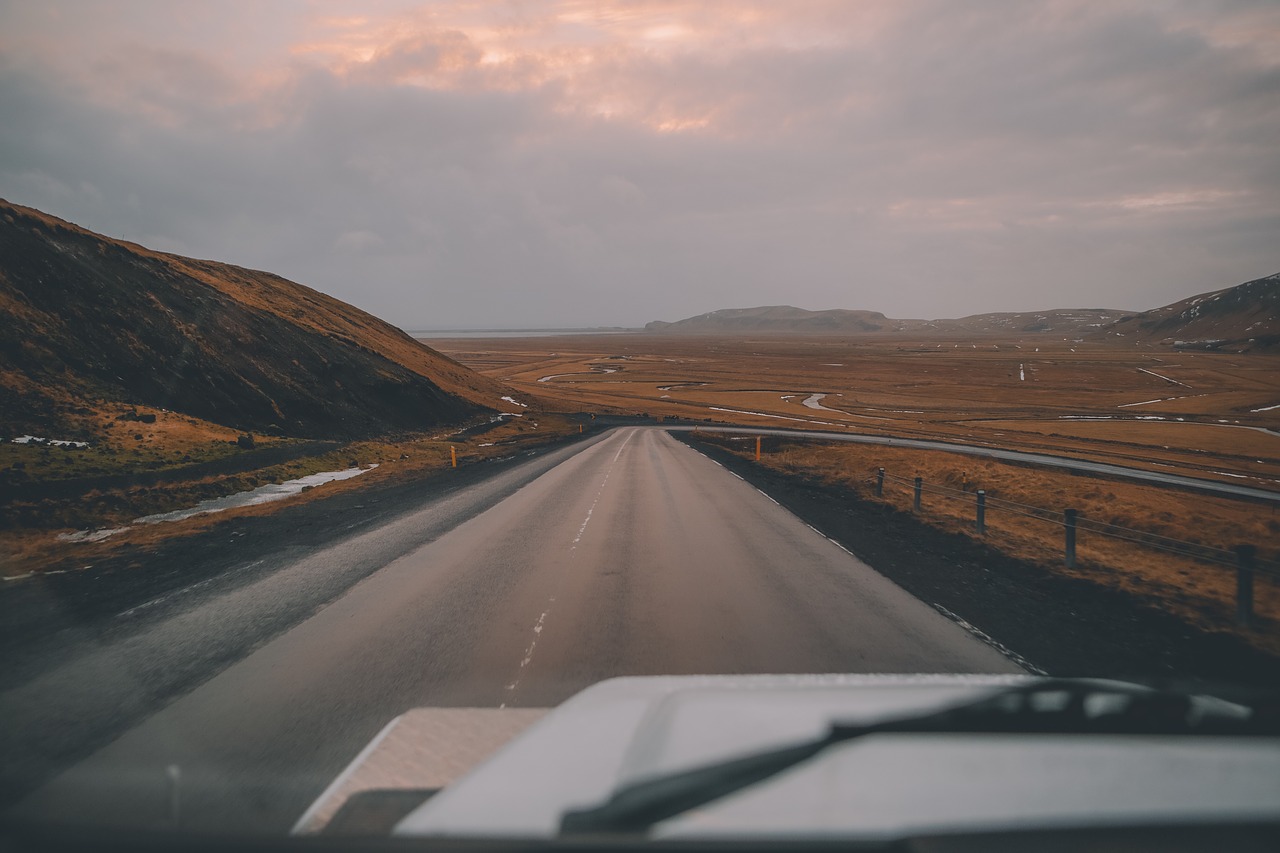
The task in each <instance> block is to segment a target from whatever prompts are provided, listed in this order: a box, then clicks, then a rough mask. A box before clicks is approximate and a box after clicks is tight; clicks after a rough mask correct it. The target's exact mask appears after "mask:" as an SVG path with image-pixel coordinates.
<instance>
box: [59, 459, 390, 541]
mask: <svg viewBox="0 0 1280 853" xmlns="http://www.w3.org/2000/svg"><path fill="white" fill-rule="evenodd" d="M377 467H378V466H377V465H370V466H369V467H368V468H347V469H346V470H343V471H321V472H320V473H318V474H308V475H307V476H305V477H299V478H297V479H296V480H286V481H285V482H283V483H268V484H267V485H265V486H259V487H258V488H256V489H250V490H249V491H247V492H236V493H235V494H234V495H225V496H223V497H220V498H210V499H209V500H206V501H201V502H200V503H198V504H196V505H195V506H193V507H189V508H187V509H176V510H173V511H172V512H161V513H156V514H155V515H144V516H143V517H142V518H135V519H134V520H133V524H161V523H163V522H166V521H181V520H182V519H184V518H191V517H192V516H196V515H204V514H206V513H211V512H225V511H226V510H229V509H238V508H239V507H243V506H257V505H258V504H264V503H270V502H272V501H278V500H283V499H284V498H287V497H291V496H292V495H296V494H298V493H300V492H301V491H302V490H303V489H305V488H308V487H311V488H314V487H316V486H320V485H323V484H325V483H331V482H333V481H334V480H349V479H351V478H352V477H358V476H360V475H361V474H365V473H368V472H369V471H372V470H373V469H374V468H377ZM128 529H129V528H127V527H116V528H112V529H105V530H77V531H76V532H74V533H60V534H58V538H59V539H61V540H62V541H64V542H98V541H100V540H102V539H106V538H107V537H109V536H114V535H115V534H117V533H122V532H124V531H125V530H128Z"/></svg>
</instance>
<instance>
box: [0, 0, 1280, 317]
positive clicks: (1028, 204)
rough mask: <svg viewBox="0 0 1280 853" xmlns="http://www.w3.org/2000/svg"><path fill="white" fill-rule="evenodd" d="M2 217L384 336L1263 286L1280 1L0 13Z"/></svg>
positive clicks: (570, 0) (966, 308)
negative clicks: (328, 303) (34, 213)
mask: <svg viewBox="0 0 1280 853" xmlns="http://www.w3.org/2000/svg"><path fill="white" fill-rule="evenodd" d="M0 196H2V197H4V198H7V199H9V200H10V201H14V202H18V203H20V204H26V205H30V206H34V207H38V208H40V209H43V210H46V211H48V212H50V213H53V214H55V215H58V216H61V217H64V218H66V219H70V220H72V221H73V222H77V223H79V224H81V225H84V226H86V227H89V228H92V229H94V230H97V231H101V232H104V233H107V234H110V235H112V236H117V237H119V236H124V237H126V238H127V239H130V240H134V241H137V242H140V243H143V244H145V245H148V246H151V247H153V248H157V249H163V250H168V251H174V252H179V253H183V254H189V255H195V256H198V257H206V258H214V259H218V260H224V261H230V262H233V263H238V264H242V265H245V266H250V267H255V268H260V269H267V270H271V271H273V272H277V273H280V274H282V275H284V276H287V277H289V278H292V279H294V280H296V281H300V282H302V283H304V284H308V285H311V286H313V287H316V288H318V289H320V290H323V291H325V292H327V293H331V294H333V295H335V296H337V297H339V298H342V299H345V300H348V301H350V302H353V303H355V304H356V305H359V306H360V307H362V308H365V309H366V310H369V311H372V312H373V313H375V314H378V315H379V316H382V317H384V318H386V319H389V320H391V321H392V322H394V323H397V324H399V325H401V326H404V327H406V328H441V327H531V326H562V325H596V324H600V325H626V326H634V325H640V324H643V323H644V322H646V321H648V320H653V319H667V320H674V319H678V318H680V317H684V316H688V315H691V314H696V313H701V312H703V311H708V310H712V309H716V308H723V307H743V306H751V305H761V304H792V305H799V306H801V307H806V308H834V307H843V308H865V309H871V310H879V311H883V312H885V313H886V314H888V315H889V316H895V317H952V316H960V315H964V314H970V313H978V312H985V311H999V310H1033V309H1039V308H1049V307H1077V306H1082V307H1115V308H1122V309H1139V308H1149V307H1155V306H1156V305H1160V304H1164V303H1167V302H1170V301H1173V300H1175V299H1179V298H1182V297H1184V296H1188V295H1191V294H1193V293H1198V292H1202V291H1205V290H1211V289H1214V288H1218V287H1225V286H1228V285H1232V284H1236V283H1239V282H1242V281H1245V280H1248V279H1252V278H1257V277H1259V276H1262V275H1267V274H1270V273H1274V272H1276V271H1280V3H1277V2H1274V0H1259V2H1252V3H1251V2H1205V1H1204V0H1151V2H1138V0H1133V1H1132V2H1131V1H1130V0H1107V2H1073V0H1049V2H1034V3H1033V2H1019V0H992V2H979V0H954V1H953V2H928V0H922V2H916V0H887V2H858V0H837V1H836V2H787V3H782V2H774V0H759V2H745V0H744V2H732V3H716V2H686V3H677V2H663V0H653V2H647V0H641V2H632V3H613V2H604V1H603V0H597V1H591V0H562V2H515V0H510V2H461V0H440V2H426V3H422V2H419V3H412V2H336V0H332V1H331V0H273V2H269V3H263V2H258V0H221V2H216V3H215V2H207V3H197V2H170V1H169V0H131V1H130V2H125V1H124V0H121V2H90V0H79V2H76V1H75V0H30V2H12V0H0Z"/></svg>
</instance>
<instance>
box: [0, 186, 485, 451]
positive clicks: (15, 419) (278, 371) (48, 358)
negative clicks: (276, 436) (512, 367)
mask: <svg viewBox="0 0 1280 853" xmlns="http://www.w3.org/2000/svg"><path fill="white" fill-rule="evenodd" d="M505 393H509V392H508V391H506V390H505V389H504V388H503V386H501V385H499V384H498V383H496V382H494V381H493V380H490V379H487V378H485V377H483V376H480V375H479V374H477V373H474V372H473V371H471V370H468V369H467V368H465V367H463V366H462V365H460V364H458V363H456V362H454V361H452V360H451V359H448V358H446V357H445V356H443V355H441V354H440V353H437V352H435V351H434V350H432V349H429V348H428V347H426V346H424V345H422V344H420V343H418V342H417V341H415V340H413V339H412V338H410V337H409V336H408V335H406V334H405V333H404V332H402V331H401V330H399V329H397V328H395V327H394V326H391V325H390V324H388V323H385V322H383V321H382V320H379V319H378V318H376V317H374V316H372V315H370V314H366V313H365V312H363V311H360V310H358V309H356V308H353V307H352V306H350V305H347V304H345V303H343V302H341V301H339V300H337V299H334V298H332V297H330V296H326V295H324V294H323V293H319V292H317V291H315V290H312V289H311V288H308V287H304V286H302V285H300V284H295V283H293V282H291V281H287V280H285V279H283V278H280V277H279V276H276V275H272V274H271V273H265V272H257V271H254V270H248V269H243V268H241V267H236V266H231V265H229V264H220V263H215V262H212V261H199V260H193V259H191V258H184V257H180V256H177V255H169V254H164V253H161V252H153V251H150V250H148V249H145V248H143V247H141V246H138V245H135V244H132V243H125V242H121V241H118V240H113V239H110V238H108V237H104V236H102V235H99V234H95V233H93V232H91V231H87V230H85V229H83V228H79V227H77V226H75V225H72V224H70V223H67V222H64V221H62V220H60V219H57V218H55V217H52V216H48V215H46V214H43V213H41V212H39V211H37V210H33V209H31V208H27V207H21V206H18V205H15V204H10V203H9V202H6V201H3V200H0V429H3V430H4V431H8V432H17V431H33V432H36V431H39V432H36V434H49V433H48V431H49V430H51V429H56V428H57V425H58V424H59V423H65V422H67V421H68V420H69V419H71V420H74V419H75V417H76V416H80V417H81V418H83V417H86V416H88V415H89V414H90V413H91V411H92V409H93V407H94V406H95V404H96V403H97V402H100V401H111V402H115V403H125V404H133V405H146V406H152V407H156V408H165V409H170V410H173V411H177V412H183V413H186V414H188V415H192V416H195V417H198V418H201V419H204V420H207V421H211V422H213V423H217V424H222V425H224V426H229V427H232V428H234V429H242V430H250V431H258V432H278V433H283V434H287V435H293V436H307V437H359V436H370V435H376V434H380V433H387V432H392V431H400V430H418V429H424V428H428V427H431V426H434V425H437V424H443V423H456V422H459V421H462V420H464V419H467V418H468V417H471V416H474V415H476V414H479V413H481V412H482V411H485V410H491V409H495V408H498V407H500V405H501V404H500V403H499V400H500V397H501V396H502V395H503V394H505Z"/></svg>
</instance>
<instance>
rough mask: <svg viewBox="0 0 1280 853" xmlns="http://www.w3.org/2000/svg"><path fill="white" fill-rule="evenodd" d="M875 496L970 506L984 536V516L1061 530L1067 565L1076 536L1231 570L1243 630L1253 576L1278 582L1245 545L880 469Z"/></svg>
mask: <svg viewBox="0 0 1280 853" xmlns="http://www.w3.org/2000/svg"><path fill="white" fill-rule="evenodd" d="M869 482H870V485H871V487H872V490H873V491H874V493H875V495H876V496H877V497H883V496H884V493H885V487H886V485H889V486H903V487H906V488H909V489H911V491H912V507H913V509H914V510H915V511H917V512H919V511H922V510H923V505H924V497H925V496H926V495H929V496H937V497H941V498H945V499H947V500H952V501H960V502H965V503H969V504H971V505H972V506H973V508H974V510H973V512H974V527H975V532H976V533H978V534H979V535H986V517H987V514H988V513H989V512H992V511H994V512H997V513H999V514H1002V515H1011V516H1017V517H1022V518H1029V519H1033V520H1036V521H1042V522H1046V523H1048V524H1051V525H1057V526H1060V527H1061V528H1062V529H1063V540H1062V541H1063V561H1064V563H1065V564H1066V565H1067V566H1068V567H1072V568H1074V567H1075V566H1076V543H1077V537H1078V536H1079V534H1081V533H1088V534H1089V535H1090V536H1100V537H1103V538H1105V539H1111V540H1115V541H1119V542H1126V543H1129V544H1131V545H1139V546H1143V547H1147V548H1152V549H1155V550H1158V551H1161V552H1163V553H1167V554H1173V555H1176V556H1179V557H1184V558H1186V559H1190V560H1198V561H1200V562H1204V563H1211V564H1215V565H1219V566H1223V567H1231V568H1234V569H1235V572H1236V617H1237V620H1238V621H1240V622H1241V623H1242V624H1244V625H1246V626H1253V625H1254V623H1255V616H1254V612H1253V598H1254V595H1253V592H1254V587H1253V584H1254V578H1255V576H1261V577H1263V578H1266V579H1268V580H1269V581H1271V582H1273V583H1274V582H1277V581H1280V562H1277V561H1275V560H1265V559H1260V558H1259V557H1258V554H1257V548H1256V547H1255V546H1253V545H1250V544H1241V545H1236V546H1234V547H1233V548H1221V547H1215V546H1212V545H1205V544H1202V543H1199V542H1190V541H1187V540H1185V539H1177V538H1174V537H1171V536H1164V535H1162V534H1158V533H1152V532H1150V531H1146V530H1139V529H1136V528H1133V527H1125V526H1123V525H1119V524H1111V523H1108V522H1104V521H1098V520H1096V519H1090V518H1086V517H1084V516H1082V515H1081V514H1080V513H1079V512H1078V511H1077V510H1075V509H1069V508H1068V509H1062V510H1053V509H1048V508H1046V507H1040V506H1033V505H1031V504H1025V503H1020V502H1018V501H1011V500H1006V499H1004V498H997V497H994V496H992V495H988V494H987V493H986V491H985V490H983V489H977V490H975V491H969V490H967V489H957V488H955V487H953V486H945V485H941V484H938V483H926V482H925V481H924V480H923V479H922V478H920V477H915V478H910V479H908V478H904V477H898V476H895V475H893V474H889V473H888V472H886V471H885V469H884V468H880V469H879V470H878V471H877V473H876V475H875V477H873V478H872V479H871V480H870V481H869Z"/></svg>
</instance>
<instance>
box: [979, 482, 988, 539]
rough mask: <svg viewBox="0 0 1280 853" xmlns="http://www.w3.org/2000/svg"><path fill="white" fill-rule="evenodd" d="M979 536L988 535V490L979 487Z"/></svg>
mask: <svg viewBox="0 0 1280 853" xmlns="http://www.w3.org/2000/svg"><path fill="white" fill-rule="evenodd" d="M976 526H977V528H978V535H979V536H986V535H987V490H986V489H978V520H977V524H976Z"/></svg>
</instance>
